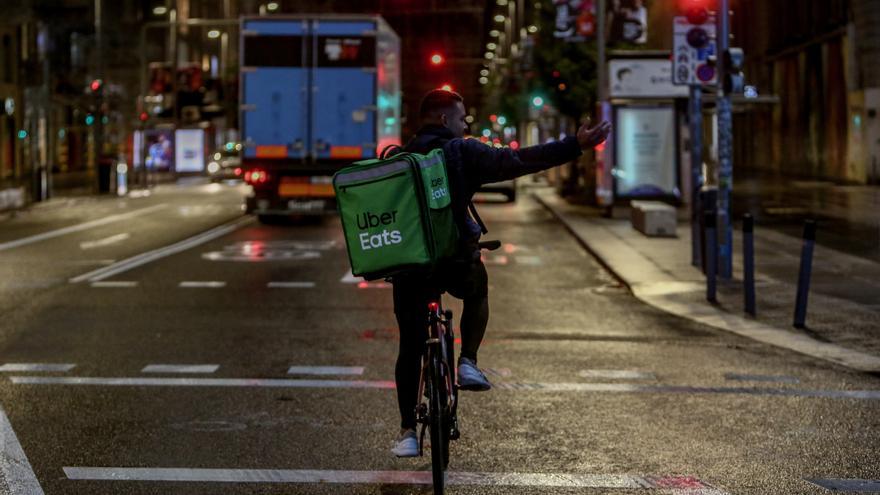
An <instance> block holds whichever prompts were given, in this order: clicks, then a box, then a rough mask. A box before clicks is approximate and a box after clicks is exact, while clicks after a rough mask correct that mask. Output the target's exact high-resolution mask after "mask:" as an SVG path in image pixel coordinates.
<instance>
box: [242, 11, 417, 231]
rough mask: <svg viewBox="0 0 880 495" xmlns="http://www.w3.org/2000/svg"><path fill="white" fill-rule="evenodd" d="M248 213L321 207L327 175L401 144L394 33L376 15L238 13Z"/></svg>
mask: <svg viewBox="0 0 880 495" xmlns="http://www.w3.org/2000/svg"><path fill="white" fill-rule="evenodd" d="M240 32H241V40H240V53H241V69H240V71H241V77H240V94H239V102H240V120H239V123H240V124H239V125H240V130H241V138H242V145H243V147H242V170H243V175H244V179H245V181H246V182H247V183H248V184H250V185H251V187H252V190H253V194H252V195H251V196H249V197H248V198H247V200H246V207H247V211H248V212H249V213H254V214H256V215H257V216H258V217H259V218H260V219H261V220H268V219H270V218H271V217H272V216H274V215H292V214H306V215H314V214H324V213H327V212H333V211H335V208H336V201H335V196H334V193H333V185H332V182H331V179H332V176H333V174H334V173H335V172H336V171H337V170H339V169H340V168H342V167H343V166H346V165H348V164H350V163H352V162H354V161H357V160H362V159H366V158H372V157H375V156H376V155H377V153H378V152H379V151H381V150H382V149H383V148H384V147H385V146H387V145H389V144H399V143H400V126H401V123H400V107H401V104H400V39H399V38H398V37H397V34H395V32H394V31H393V30H392V29H391V28H390V27H389V26H388V24H387V23H386V22H385V20H384V19H382V17H380V16H365V15H312V16H296V17H291V16H260V17H243V18H242V19H241V31H240Z"/></svg>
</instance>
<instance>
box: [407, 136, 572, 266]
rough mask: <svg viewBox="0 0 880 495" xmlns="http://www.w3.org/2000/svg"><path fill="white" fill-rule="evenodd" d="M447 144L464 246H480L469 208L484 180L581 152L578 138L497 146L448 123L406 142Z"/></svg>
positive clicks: (422, 147) (410, 146) (417, 147)
mask: <svg viewBox="0 0 880 495" xmlns="http://www.w3.org/2000/svg"><path fill="white" fill-rule="evenodd" d="M440 147H442V148H443V154H444V156H445V158H446V168H447V173H448V175H449V189H450V192H451V195H452V211H453V217H454V218H455V222H456V225H457V226H458V230H459V232H460V233H461V235H462V241H463V245H464V246H468V247H469V249H473V248H475V247H476V243H477V242H478V241H479V239H480V235H481V234H482V232H481V230H480V227H479V225H478V224H477V222H475V221H474V219H473V218H472V217H471V215H470V213H469V212H468V205H469V204H470V203H471V201H472V199H473V196H474V193H476V192H477V190H479V189H480V186H482V185H483V184H491V183H493V182H498V181H502V180H508V179H514V178H516V177H521V176H523V175H528V174H532V173H535V172H540V171H541V170H546V169H548V168H552V167H556V166H558V165H562V164H564V163H568V162H570V161H572V160H574V159H575V158H577V157H579V156H580V155H581V148H580V145H578V142H577V138H576V137H574V136H569V137H566V138H565V139H563V140H561V141H555V142H552V143H548V144H542V145H537V146H529V147H528V148H520V149H519V150H516V151H514V150H512V149H510V148H494V147H492V146H487V145H485V144H483V143H482V142H480V141H478V140H476V139H461V138H456V137H454V136H453V135H452V132H451V131H450V130H449V129H447V128H446V127H443V126H440V125H426V126H424V127H422V128H421V129H419V130H418V132H417V133H416V135H415V136H414V137H413V138H412V139H411V140H410V141H409V142H408V143H407V144H406V146H405V147H404V150H406V151H411V152H416V153H426V152H428V151H430V150H432V149H435V148H440Z"/></svg>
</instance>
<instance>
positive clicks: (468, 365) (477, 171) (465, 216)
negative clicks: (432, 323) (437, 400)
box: [392, 89, 611, 457]
mask: <svg viewBox="0 0 880 495" xmlns="http://www.w3.org/2000/svg"><path fill="white" fill-rule="evenodd" d="M465 116H466V114H465V109H464V100H463V99H462V97H461V95H459V94H458V93H455V92H453V91H445V90H439V89H438V90H433V91H430V92H428V93H427V94H426V95H425V96H424V98H423V99H422V102H421V105H420V108H419V117H420V119H421V123H422V127H421V128H420V129H419V130H418V132H417V133H416V135H415V136H414V137H413V138H412V139H411V140H410V141H409V143H407V145H406V146H405V147H404V150H405V151H410V152H417V153H427V152H428V151H430V150H432V149H435V148H443V153H444V156H445V158H446V167H447V175H448V177H449V189H450V194H451V198H452V209H453V217H454V220H455V223H456V226H457V227H458V231H459V236H460V246H459V251H458V254H457V255H456V256H455V257H454V258H453V259H451V260H449V261H448V262H446V263H444V264H443V266H441V267H440V268H439V269H437V270H434V272H433V274H431V275H426V274H423V273H410V274H405V275H399V276H396V277H394V278H393V280H392V283H393V293H394V313H395V316H396V317H397V324H398V327H399V328H400V349H399V353H398V356H397V363H396V366H395V370H394V378H395V381H396V384H397V404H398V407H399V408H400V417H401V424H400V426H401V431H400V435H399V437H398V438H397V440H396V444H395V446H394V448H393V449H392V452H393V453H394V454H395V455H397V456H398V457H413V456H417V455H418V454H419V447H418V439H417V436H416V415H415V406H416V404H417V402H418V397H417V395H418V385H419V374H420V371H421V357H422V354H423V352H424V350H425V314H426V311H427V310H426V307H427V304H428V302H430V299H432V298H436V297H437V296H438V295H439V293H440V292H442V291H446V292H448V293H449V294H450V295H452V296H453V297H456V298H458V299H462V300H463V310H462V314H461V324H460V325H459V327H460V328H461V356H460V357H459V360H458V383H459V386H460V388H461V389H462V390H473V391H485V390H489V389H490V388H491V387H492V386H491V384H490V383H489V381H488V380H487V379H486V376H485V375H484V374H483V373H482V372H481V371H480V369H479V368H477V350H478V349H479V347H480V343H481V342H482V340H483V335H484V334H485V332H486V324H487V322H488V321H489V300H488V277H487V275H486V267H485V266H483V262H482V261H481V260H480V250H479V246H478V242H479V239H480V235H482V234H483V233H485V231H486V230H485V227H484V226H483V224H482V221H481V220H480V217H479V215H477V213H476V209H475V208H474V207H473V203H472V198H473V195H474V193H475V192H476V191H477V190H478V189H479V188H480V186H481V185H483V184H489V183H492V182H498V181H501V180H507V179H513V178H516V177H519V176H522V175H526V174H530V173H534V172H539V171H541V170H545V169H548V168H551V167H555V166H558V165H562V164H564V163H567V162H570V161H572V160H574V159H575V158H577V157H578V156H580V154H581V150H585V149H589V148H592V147H593V146H596V145H598V144H600V143H602V142H603V141H604V140H605V138H606V137H607V136H608V133H609V132H610V131H611V125H610V124H609V123H608V122H602V123H600V124H599V125H597V126H595V127H593V128H590V127H588V124H585V125H583V126H581V127H580V129H578V132H577V135H575V136H569V137H566V138H565V139H562V140H560V141H556V142H552V143H548V144H544V145H539V146H531V147H527V148H521V149H519V150H516V151H515V150H512V149H509V148H493V147H491V146H486V145H485V144H483V143H481V142H480V141H477V140H473V139H462V138H463V137H464V135H465V133H466V132H467V130H468V125H467V122H466V121H465Z"/></svg>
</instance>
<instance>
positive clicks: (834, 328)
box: [533, 188, 880, 372]
mask: <svg viewBox="0 0 880 495" xmlns="http://www.w3.org/2000/svg"><path fill="white" fill-rule="evenodd" d="M533 194H534V196H535V197H536V199H538V201H539V202H541V203H542V204H543V205H544V206H545V207H546V208H548V209H549V210H550V211H551V212H552V213H553V214H554V215H555V216H556V217H557V218H559V220H560V221H562V223H563V224H564V225H565V226H566V227H567V228H568V229H569V230H570V231H571V232H572V233H573V234H574V235H575V236H576V237H577V239H578V241H579V242H580V243H581V244H582V245H583V246H584V247H585V248H586V249H587V250H588V251H590V252H591V253H592V254H593V255H594V256H596V258H598V259H599V261H600V262H601V263H602V264H603V265H605V267H606V268H607V269H608V270H609V271H611V272H612V273H613V274H614V275H615V276H616V277H617V278H618V279H620V280H621V281H622V282H623V283H624V284H626V285H627V286H628V287H629V289H630V290H631V291H632V293H633V294H634V295H635V296H636V297H637V298H638V299H640V300H642V301H643V302H645V303H647V304H650V305H652V306H655V307H657V308H659V309H661V310H664V311H667V312H669V313H672V314H675V315H678V316H681V317H683V318H687V319H690V320H694V321H697V322H700V323H703V324H706V325H709V326H712V327H715V328H719V329H722V330H726V331H730V332H733V333H736V334H739V335H742V336H745V337H749V338H752V339H755V340H758V341H761V342H764V343H768V344H771V345H775V346H779V347H783V348H786V349H790V350H793V351H796V352H800V353H803V354H807V355H810V356H813V357H817V358H820V359H824V360H828V361H832V362H834V363H837V364H840V365H843V366H846V367H848V368H852V369H855V370H860V371H868V372H880V264H878V263H875V262H873V261H869V260H866V259H863V258H858V257H855V256H851V255H848V254H845V253H841V252H839V251H835V250H833V249H830V248H826V247H822V246H819V245H817V246H816V248H815V252H814V257H813V274H812V279H811V280H812V282H811V289H810V295H809V305H808V309H807V318H806V324H807V329H805V330H797V329H795V328H793V327H792V317H793V313H794V301H795V290H796V285H797V272H798V266H799V259H800V248H801V240H800V239H799V238H796V237H790V236H787V235H784V234H780V233H778V232H774V231H771V230H769V229H762V228H761V225H760V224H759V223H758V224H757V225H756V226H755V267H756V268H755V270H756V274H755V280H756V283H755V285H756V289H755V291H756V299H757V318H752V317H750V316H748V315H746V314H745V313H744V312H743V295H742V259H741V253H742V248H741V242H742V241H741V237H740V235H739V232H738V231H737V232H735V234H734V247H735V250H734V278H733V280H731V281H722V280H721V279H719V283H718V293H717V299H718V303H717V304H711V303H709V302H707V301H706V284H705V278H704V277H703V275H702V272H701V271H700V270H699V269H698V268H695V267H693V266H691V264H690V257H691V243H690V227H689V224H688V223H687V220H686V219H685V218H683V216H685V215H686V212H683V211H680V212H679V214H680V215H679V223H678V232H677V233H678V237H676V238H651V237H646V236H644V235H643V234H641V233H640V232H638V231H636V230H635V229H633V228H632V226H631V225H630V221H629V214H630V212H629V208H615V213H614V218H602V217H600V215H599V212H598V210H596V209H594V208H590V207H587V206H580V205H573V204H570V203H568V202H566V201H565V200H564V199H562V198H560V197H559V196H558V195H557V194H556V193H555V192H553V190H552V189H549V188H545V189H537V190H535V191H534V193H533ZM820 235H821V234H820Z"/></svg>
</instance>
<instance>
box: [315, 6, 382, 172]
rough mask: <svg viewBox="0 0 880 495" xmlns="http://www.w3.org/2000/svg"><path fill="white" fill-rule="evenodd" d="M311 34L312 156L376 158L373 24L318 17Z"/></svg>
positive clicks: (374, 40)
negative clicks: (312, 50)
mask: <svg viewBox="0 0 880 495" xmlns="http://www.w3.org/2000/svg"><path fill="white" fill-rule="evenodd" d="M312 33H313V39H312V42H313V43H314V45H313V46H314V54H313V64H314V69H313V72H312V77H313V84H314V86H313V88H312V91H313V95H312V96H313V100H312V123H313V125H312V143H311V144H312V152H313V153H314V156H315V157H316V158H317V159H318V160H327V159H345V160H358V159H361V158H370V157H374V156H376V141H377V137H376V110H377V109H376V103H375V102H376V23H375V22H371V21H355V20H351V21H342V20H340V21H334V20H323V19H322V20H316V21H312Z"/></svg>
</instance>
